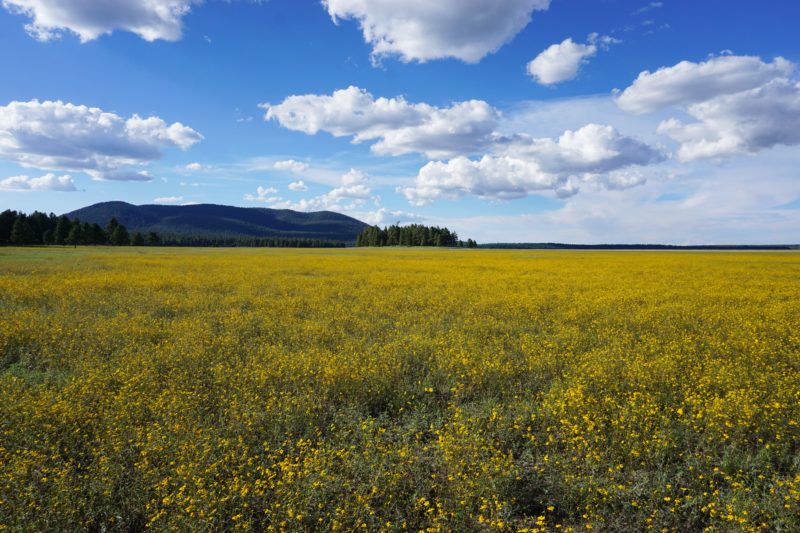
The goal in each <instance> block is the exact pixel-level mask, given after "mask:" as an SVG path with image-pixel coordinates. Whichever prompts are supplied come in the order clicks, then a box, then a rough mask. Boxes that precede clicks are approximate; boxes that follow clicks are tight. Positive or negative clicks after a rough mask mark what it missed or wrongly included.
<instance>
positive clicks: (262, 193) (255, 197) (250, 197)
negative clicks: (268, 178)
mask: <svg viewBox="0 0 800 533" xmlns="http://www.w3.org/2000/svg"><path fill="white" fill-rule="evenodd" d="M276 194H278V189H276V188H275V187H260V186H259V187H258V188H257V189H256V194H249V193H248V194H245V195H244V199H245V200H246V201H248V202H266V203H272V202H276V201H279V200H280V199H281V198H279V197H277V196H275V195H276Z"/></svg>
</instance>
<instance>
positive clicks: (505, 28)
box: [323, 0, 550, 63]
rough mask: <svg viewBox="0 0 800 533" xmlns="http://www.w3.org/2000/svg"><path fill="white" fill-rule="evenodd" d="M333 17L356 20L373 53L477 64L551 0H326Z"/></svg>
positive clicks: (416, 59) (324, 2)
mask: <svg viewBox="0 0 800 533" xmlns="http://www.w3.org/2000/svg"><path fill="white" fill-rule="evenodd" d="M323 4H324V5H325V7H326V8H327V10H328V13H329V14H330V16H331V18H333V20H334V22H336V21H338V20H339V19H354V20H356V21H358V23H359V25H360V26H361V31H362V32H363V34H364V40H365V41H366V42H367V43H369V44H370V45H371V46H372V54H373V57H378V58H379V57H382V56H399V58H400V59H401V60H402V61H406V62H409V61H420V62H425V61H429V60H432V59H442V58H447V57H452V58H456V59H460V60H462V61H465V62H467V63H476V62H478V61H480V60H481V59H482V58H483V57H484V56H486V55H487V54H489V53H492V52H494V51H496V50H498V49H499V48H500V47H501V46H503V45H504V44H505V43H507V42H508V41H510V40H511V39H512V38H513V37H514V36H515V35H516V34H517V33H519V32H520V31H521V30H522V29H523V28H524V27H525V26H527V25H528V23H529V22H530V20H531V14H532V13H533V11H534V10H545V9H547V8H548V7H549V6H550V0H493V1H491V2H487V1H486V0H437V1H435V2H431V1H430V0H323Z"/></svg>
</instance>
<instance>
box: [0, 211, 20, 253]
mask: <svg viewBox="0 0 800 533" xmlns="http://www.w3.org/2000/svg"><path fill="white" fill-rule="evenodd" d="M15 220H17V212H16V211H12V210H11V209H6V210H5V211H3V212H2V213H0V245H2V244H9V243H10V242H11V228H13V227H14V221H15Z"/></svg>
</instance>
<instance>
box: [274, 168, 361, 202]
mask: <svg viewBox="0 0 800 533" xmlns="http://www.w3.org/2000/svg"><path fill="white" fill-rule="evenodd" d="M298 184H299V185H298ZM301 186H302V188H300V187H301ZM289 188H290V189H291V190H293V191H307V190H308V187H306V186H305V184H304V183H303V182H302V181H298V182H295V183H291V184H289ZM371 194H372V188H371V187H370V185H369V177H368V176H367V175H366V174H365V173H363V172H361V171H359V170H356V169H352V168H351V169H350V171H349V172H347V173H346V174H344V175H342V177H341V178H340V183H339V186H338V187H334V188H333V189H331V190H330V191H328V192H326V193H325V194H321V195H319V196H315V197H313V198H302V199H300V200H298V201H297V202H291V201H288V200H282V199H280V198H275V199H273V200H274V202H271V203H272V205H271V206H270V207H274V208H280V209H294V210H295V211H340V212H341V211H344V212H348V211H353V210H354V209H358V208H360V207H361V206H363V205H364V204H365V203H366V201H367V200H368V199H369V198H370V197H371V196H370V195H371Z"/></svg>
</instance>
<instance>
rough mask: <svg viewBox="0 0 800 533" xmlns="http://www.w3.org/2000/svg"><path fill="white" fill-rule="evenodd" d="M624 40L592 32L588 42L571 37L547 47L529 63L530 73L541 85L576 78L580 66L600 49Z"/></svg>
mask: <svg viewBox="0 0 800 533" xmlns="http://www.w3.org/2000/svg"><path fill="white" fill-rule="evenodd" d="M620 42H622V41H620V40H619V39H615V38H614V37H610V36H608V35H600V34H598V33H591V34H589V37H588V38H587V43H586V44H580V43H576V42H574V41H573V40H572V39H571V38H567V39H564V40H563V41H562V42H560V43H558V44H553V45H550V46H549V47H547V48H546V49H545V50H544V51H543V52H542V53H540V54H539V55H538V56H536V57H535V58H534V59H532V60H531V61H530V62H529V63H528V67H527V69H528V74H530V75H531V76H532V77H533V78H534V79H535V80H536V81H537V82H538V83H539V84H541V85H554V84H557V83H561V82H564V81H568V80H572V79H575V78H576V77H577V76H578V73H579V71H580V68H581V66H582V65H585V64H586V63H588V62H589V59H590V58H592V57H594V56H595V55H597V52H598V50H607V49H608V47H609V46H610V45H612V44H618V43H620Z"/></svg>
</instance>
